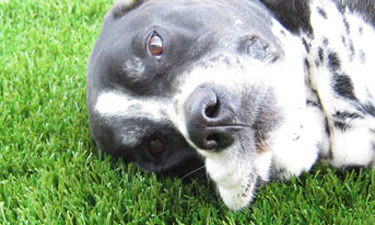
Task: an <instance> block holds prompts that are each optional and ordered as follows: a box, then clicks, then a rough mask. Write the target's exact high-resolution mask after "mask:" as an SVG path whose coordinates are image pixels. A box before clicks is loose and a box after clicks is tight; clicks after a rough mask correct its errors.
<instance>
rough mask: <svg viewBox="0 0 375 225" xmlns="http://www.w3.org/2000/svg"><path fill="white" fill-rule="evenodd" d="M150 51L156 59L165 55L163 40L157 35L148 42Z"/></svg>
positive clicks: (154, 34) (153, 35)
mask: <svg viewBox="0 0 375 225" xmlns="http://www.w3.org/2000/svg"><path fill="white" fill-rule="evenodd" d="M148 51H149V52H150V54H151V55H152V56H154V57H156V58H160V57H161V55H162V54H163V40H162V39H161V37H160V36H159V34H157V33H153V34H152V35H151V37H150V39H149V40H148Z"/></svg>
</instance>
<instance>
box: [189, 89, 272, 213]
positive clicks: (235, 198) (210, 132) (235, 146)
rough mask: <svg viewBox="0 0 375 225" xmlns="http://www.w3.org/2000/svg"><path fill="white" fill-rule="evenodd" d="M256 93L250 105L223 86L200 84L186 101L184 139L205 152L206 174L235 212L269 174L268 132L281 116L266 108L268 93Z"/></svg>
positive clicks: (243, 205) (250, 199)
mask: <svg viewBox="0 0 375 225" xmlns="http://www.w3.org/2000/svg"><path fill="white" fill-rule="evenodd" d="M257 93H259V94H258V95H257V99H251V97H248V98H247V99H248V101H251V104H248V102H245V101H244V100H243V99H242V98H239V97H238V96H232V95H230V93H228V91H226V90H225V89H222V88H219V87H217V86H216V87H213V86H206V85H203V86H200V87H198V88H196V89H195V90H194V92H193V93H192V94H191V95H190V97H189V98H188V100H187V104H186V105H185V112H186V113H185V118H186V124H187V135H188V138H187V139H188V142H189V143H190V144H191V145H192V146H193V147H194V148H195V149H197V151H198V152H199V153H200V155H202V156H204V158H205V166H206V170H207V172H208V174H209V176H210V178H211V179H212V180H213V181H214V182H215V183H216V185H217V188H218V190H219V193H220V196H221V198H222V199H223V201H224V203H225V204H226V205H227V206H228V207H229V208H230V209H233V210H238V209H241V208H244V207H246V206H247V205H249V203H250V202H251V201H252V199H253V196H254V192H255V190H256V187H257V186H258V184H259V183H260V181H267V180H268V177H269V170H270V166H271V152H270V146H269V144H270V143H269V140H270V138H269V132H271V131H272V129H273V128H274V127H275V126H277V122H276V120H277V119H279V118H278V115H279V114H277V113H274V112H273V111H272V110H271V109H270V108H269V107H271V106H270V104H272V101H270V100H269V99H270V96H266V95H267V94H266V93H268V92H267V91H263V92H262V91H257ZM252 96H254V95H252ZM246 97H247V96H246ZM243 98H245V97H243ZM263 99H268V100H267V101H262V100H263ZM267 104H268V105H267ZM264 110H267V113H265V112H264ZM272 113H274V114H272Z"/></svg>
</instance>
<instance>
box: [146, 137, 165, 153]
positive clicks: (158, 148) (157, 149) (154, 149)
mask: <svg viewBox="0 0 375 225" xmlns="http://www.w3.org/2000/svg"><path fill="white" fill-rule="evenodd" d="M148 150H149V151H150V153H151V154H160V153H162V152H163V151H164V144H163V142H161V141H160V140H159V139H154V140H152V141H151V142H150V144H149V146H148Z"/></svg>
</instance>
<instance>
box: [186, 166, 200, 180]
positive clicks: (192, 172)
mask: <svg viewBox="0 0 375 225" xmlns="http://www.w3.org/2000/svg"><path fill="white" fill-rule="evenodd" d="M204 168H206V166H205V165H203V166H201V167H199V168H197V169H194V170H192V171H190V172H188V173H187V174H185V175H184V176H183V177H182V178H181V180H183V179H185V178H187V177H189V176H190V175H192V174H194V173H196V172H198V171H199V170H202V169H204Z"/></svg>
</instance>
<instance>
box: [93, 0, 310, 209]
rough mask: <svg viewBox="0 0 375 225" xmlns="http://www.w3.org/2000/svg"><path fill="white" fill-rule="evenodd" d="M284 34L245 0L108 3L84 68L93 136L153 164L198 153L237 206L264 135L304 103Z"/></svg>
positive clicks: (263, 161)
mask: <svg viewBox="0 0 375 225" xmlns="http://www.w3.org/2000/svg"><path fill="white" fill-rule="evenodd" d="M280 39H283V40H280ZM284 39H285V40H284ZM289 40H291V37H290V34H288V33H287V31H286V30H285V29H283V28H282V27H281V26H280V25H279V24H278V23H277V22H276V21H275V20H273V19H272V16H271V15H270V14H269V12H268V11H267V10H266V9H265V8H264V6H263V5H261V4H260V3H259V2H258V1H255V0H253V1H243V0H231V1H228V0H217V1H205V0H203V1H202V0H173V1H171V0H150V1H121V2H119V3H117V4H116V5H115V6H114V7H113V8H112V10H111V11H110V12H109V13H108V14H107V15H106V17H105V20H104V24H103V28H102V33H101V35H100V37H99V39H98V41H97V43H96V45H95V47H94V49H93V51H92V54H91V57H90V61H89V64H88V68H87V102H88V112H89V119H90V126H91V132H92V136H93V139H94V140H95V142H96V144H97V146H98V148H99V149H100V150H102V151H104V152H107V153H110V154H112V155H117V156H122V157H123V158H124V159H125V160H127V161H132V162H135V163H136V164H137V165H139V166H140V167H142V168H144V169H147V170H154V171H165V170H168V169H170V168H172V167H176V166H177V167H179V165H181V164H182V163H183V162H188V163H185V164H184V166H183V167H184V168H185V166H187V165H189V164H190V163H192V164H194V165H195V166H196V165H197V164H199V163H194V162H200V160H199V159H198V158H197V155H198V154H199V155H200V156H201V157H202V159H203V160H204V161H205V165H206V169H207V171H208V173H209V175H210V177H211V178H212V179H213V180H214V181H215V182H216V184H217V186H218V189H219V191H220V194H221V196H222V198H223V200H224V202H225V203H226V204H227V205H228V206H229V207H230V208H233V209H238V208H241V207H244V206H245V205H247V204H248V203H249V202H250V201H251V199H252V195H253V192H254V189H255V187H256V185H257V184H258V183H260V182H262V181H267V180H268V179H269V173H270V169H271V164H272V137H274V135H276V134H277V132H278V130H279V128H280V127H281V126H283V123H284V121H285V117H286V115H287V114H288V112H289V111H291V110H294V109H295V107H296V106H297V107H298V105H301V104H303V102H304V97H303V91H304V90H303V88H302V89H301V88H300V86H301V87H303V85H301V83H303V76H301V73H302V71H298V69H296V68H302V67H301V66H300V64H301V63H300V62H299V61H300V58H301V57H300V56H295V55H294V54H293V52H287V51H286V50H285V49H287V47H286V46H285V45H290V46H288V47H289V48H290V47H291V46H292V47H293V45H294V44H293V41H289ZM296 51H297V52H298V50H296ZM286 59H288V62H287V63H286ZM285 65H288V66H285ZM289 65H291V66H289ZM293 65H297V66H293ZM296 70H297V71H296ZM197 153H198V154H197ZM180 167H181V166H180ZM187 168H188V167H187Z"/></svg>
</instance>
